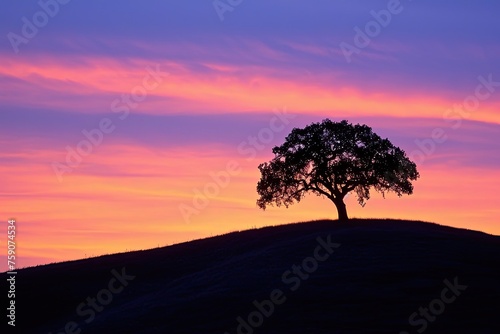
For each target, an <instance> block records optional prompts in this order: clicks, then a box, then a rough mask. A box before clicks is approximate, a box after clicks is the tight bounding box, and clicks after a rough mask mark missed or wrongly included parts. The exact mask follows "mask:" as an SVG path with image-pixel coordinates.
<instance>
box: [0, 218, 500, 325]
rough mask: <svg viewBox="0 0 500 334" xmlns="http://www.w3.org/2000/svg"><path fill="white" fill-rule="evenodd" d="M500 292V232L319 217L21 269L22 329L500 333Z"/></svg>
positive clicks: (18, 290)
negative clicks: (343, 221) (139, 249)
mask: <svg viewBox="0 0 500 334" xmlns="http://www.w3.org/2000/svg"><path fill="white" fill-rule="evenodd" d="M0 276H1V281H2V282H3V283H2V284H4V285H5V282H6V278H7V277H6V275H5V274H1V275H0ZM2 289H3V290H2V291H7V287H6V286H3V287H2ZM499 297H500V237H498V236H491V235H487V234H484V233H480V232H475V231H469V230H462V229H455V228H451V227H444V226H440V225H436V224H431V223H424V222H412V221H398V220H352V221H350V222H348V223H339V222H337V221H315V222H307V223H298V224H290V225H284V226H277V227H267V228H262V229H255V230H248V231H243V232H235V233H230V234H227V235H223V236H218V237H213V238H208V239H203V240H196V241H192V242H187V243H182V244H178V245H173V246H169V247H164V248H157V249H152V250H145V251H136V252H129V253H122V254H114V255H108V256H102V257H98V258H92V259H85V260H78V261H71V262H64V263H58V264H51V265H45V266H39V267H33V268H27V269H23V270H19V271H18V275H17V282H16V305H17V308H16V329H17V330H18V332H20V333H49V332H52V333H73V332H74V333H79V332H78V330H81V333H162V334H163V333H219V334H224V333H230V334H234V333H246V334H249V333H287V334H289V333H301V334H304V333H314V334H319V333H400V332H401V333H403V332H408V333H419V332H418V331H417V330H420V331H421V332H424V331H425V333H478V334H479V333H499V332H500V324H499V320H498V319H499V310H500V298H499ZM87 298H89V299H87ZM93 298H95V302H94V303H92V301H93ZM421 307H422V308H426V309H429V308H430V309H429V310H428V311H425V310H423V309H420V308H421ZM4 310H5V308H4ZM249 316H250V317H249ZM4 317H5V316H4ZM239 317H240V318H239ZM409 318H412V320H411V321H412V323H410V322H409ZM72 322H73V323H72ZM242 323H244V324H242ZM65 326H66V330H65V329H64V327H65ZM238 327H239V328H238Z"/></svg>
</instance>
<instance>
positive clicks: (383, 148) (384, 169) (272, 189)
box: [257, 119, 419, 220]
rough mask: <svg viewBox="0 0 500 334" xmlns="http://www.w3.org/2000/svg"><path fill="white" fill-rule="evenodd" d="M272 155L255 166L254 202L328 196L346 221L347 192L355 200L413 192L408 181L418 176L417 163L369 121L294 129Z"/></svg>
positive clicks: (262, 205)
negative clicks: (373, 194) (377, 194)
mask: <svg viewBox="0 0 500 334" xmlns="http://www.w3.org/2000/svg"><path fill="white" fill-rule="evenodd" d="M272 152H273V154H274V155H275V157H274V158H273V159H272V160H271V161H269V162H266V163H262V164H260V165H259V170H260V172H261V179H260V181H259V182H258V183H257V193H258V194H259V195H260V198H259V199H258V200H257V205H258V206H259V207H260V208H262V209H264V210H265V209H266V207H267V206H268V205H276V206H278V207H279V206H281V205H284V206H285V207H288V206H289V205H291V204H293V203H295V202H300V200H301V199H302V198H303V197H304V196H305V194H306V193H308V192H311V193H314V194H316V195H318V196H326V197H327V198H328V199H330V200H331V201H332V202H333V203H334V204H335V206H336V207H337V211H338V217H339V219H340V220H347V219H348V215H347V210H346V206H345V203H344V198H345V196H346V195H347V194H348V193H350V192H354V193H355V194H356V195H357V199H358V202H359V204H361V205H363V206H364V203H365V202H366V201H367V200H368V199H369V198H370V189H372V188H373V189H375V191H378V192H380V193H382V195H384V197H385V193H387V192H394V193H396V194H397V195H398V196H402V195H403V194H408V195H410V194H412V193H413V184H412V183H411V181H414V180H416V179H417V178H418V177H419V173H418V171H417V166H416V165H415V163H414V162H412V161H411V160H410V159H409V158H408V157H407V156H406V153H405V152H404V151H403V150H402V149H400V148H399V147H396V146H394V145H393V144H392V143H391V142H390V141H389V140H388V139H382V138H381V137H380V136H378V135H377V134H376V133H374V132H373V131H372V129H371V128H370V127H369V126H367V125H360V124H356V125H353V124H350V123H349V122H348V121H346V120H343V121H341V122H333V121H331V120H329V119H325V120H323V121H322V122H321V123H312V124H310V125H308V126H306V127H305V128H303V129H299V128H294V129H293V130H292V132H291V133H290V134H289V135H288V136H287V137H286V139H285V142H284V143H283V144H282V145H281V146H276V147H274V148H273V150H272Z"/></svg>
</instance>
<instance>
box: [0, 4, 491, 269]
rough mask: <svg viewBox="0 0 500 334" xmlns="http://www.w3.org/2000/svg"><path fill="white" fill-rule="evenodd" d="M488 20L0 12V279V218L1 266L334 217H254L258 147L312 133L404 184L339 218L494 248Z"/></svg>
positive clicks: (321, 212)
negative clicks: (306, 130) (10, 229)
mask: <svg viewBox="0 0 500 334" xmlns="http://www.w3.org/2000/svg"><path fill="white" fill-rule="evenodd" d="M228 3H233V4H236V5H235V6H233V5H229V4H228ZM499 13H500V2H498V1H490V0H479V1H444V0H442V1H431V0H413V1H410V0H402V1H401V2H398V1H396V0H391V1H368V0H366V1H361V0H359V1H348V0H335V1H333V0H332V1H329V0H318V1H306V0H274V1H267V0H243V1H237V0H232V1H228V0H221V1H212V0H207V1H195V0H187V1H160V0H152V1H139V0H127V1H118V0H115V1H95V0H94V1H77V0H73V1H69V0H59V1H56V0H41V1H40V3H39V2H38V1H33V0H30V1H22V2H21V1H13V0H9V1H8V2H6V3H5V4H4V7H3V10H2V11H1V12H0V35H1V39H0V41H1V42H0V88H1V89H0V125H1V132H0V148H1V149H0V162H1V164H0V168H1V171H0V180H1V183H0V184H1V187H2V188H1V189H0V200H1V206H0V212H1V215H0V216H1V219H2V220H3V221H4V223H3V224H2V226H4V228H2V230H3V232H2V233H4V234H3V237H2V242H1V245H3V246H2V248H3V249H4V250H3V251H2V252H1V257H0V260H1V265H0V270H1V271H5V270H6V260H5V257H6V256H5V254H6V246H5V241H6V240H7V233H6V231H7V228H6V225H7V220H8V219H9V218H15V219H16V220H17V228H18V234H17V255H18V267H24V266H31V265H36V264H45V263H50V262H56V261H64V260H71V259H78V258H85V257H90V256H97V255H101V254H109V253H116V252H123V251H126V250H135V249H147V248H152V247H158V246H164V245H168V244H172V243H178V242H182V241H188V240H192V239H198V238H204V237H209V236H214V235H218V234H222V233H227V232H230V231H235V230H245V229H249V228H253V227H262V226H269V225H278V224H284V223H290V222H298V221H307V220H313V219H321V218H333V219H335V218H336V217H337V212H336V209H335V207H334V205H333V204H332V203H331V202H329V201H328V200H326V199H323V198H319V197H316V196H314V195H311V196H308V197H306V198H305V199H304V200H303V201H302V202H300V203H298V204H295V205H293V206H291V207H290V208H288V209H285V208H269V209H267V210H266V211H262V210H260V209H258V207H257V206H256V203H255V202H256V199H257V193H256V183H257V181H258V180H259V176H260V175H259V171H258V169H257V166H258V165H259V164H260V163H262V162H265V161H268V160H270V159H271V158H272V157H273V155H272V153H271V149H272V147H273V146H275V145H279V144H281V143H282V142H283V140H284V138H285V136H286V135H287V134H288V133H289V132H290V131H291V130H292V129H293V128H294V127H304V126H305V125H307V124H310V123H311V122H318V121H321V120H322V119H324V118H330V119H331V120H333V121H339V120H342V119H347V120H349V121H350V122H352V123H362V124H367V125H369V126H371V127H372V128H373V130H374V131H375V132H376V133H377V134H379V135H380V136H382V137H383V138H389V139H390V140H391V141H392V143H393V144H394V145H396V146H399V147H401V148H402V149H404V150H405V151H406V153H407V154H408V155H409V156H410V158H411V159H413V160H414V161H415V162H416V163H417V166H418V169H419V172H420V175H421V177H420V179H419V180H418V181H417V182H415V183H414V186H415V189H414V194H413V195H411V196H403V197H401V198H398V197H397V196H396V195H393V194H391V195H389V196H386V199H383V198H382V196H380V195H377V194H376V193H375V192H373V197H372V198H371V199H370V200H369V201H368V202H367V204H366V206H365V207H361V206H359V205H358V204H357V202H356V198H355V197H354V196H350V197H349V198H348V199H347V201H346V202H347V207H348V212H349V214H350V216H351V217H364V218H369V217H377V218H379V217H380V218H384V217H390V218H401V219H415V220H425V221H431V222H436V223H439V224H444V225H449V226H455V227H461V228H468V229H474V230H480V231H484V232H487V233H491V234H497V235H500V206H499V200H498V195H497V192H498V185H499V180H500V168H499V167H500V155H499V153H500V143H499V137H500V61H499V59H500V43H499V42H500V20H499V19H498V16H499ZM377 20H378V21H377ZM89 138H90V139H89ZM91 141H93V143H92V142H91ZM78 151H80V152H83V153H84V154H79V153H78ZM214 178H215V179H217V178H219V184H217V183H215V181H214ZM200 194H201V195H200Z"/></svg>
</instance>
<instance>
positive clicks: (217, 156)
mask: <svg viewBox="0 0 500 334" xmlns="http://www.w3.org/2000/svg"><path fill="white" fill-rule="evenodd" d="M59 154H60V153H59V152H55V151H50V150H47V151H45V152H43V154H40V155H38V156H36V157H35V158H32V159H31V162H30V164H28V165H25V166H22V167H21V166H2V167H0V168H1V173H2V174H3V175H11V177H9V178H8V179H7V180H5V181H4V185H3V193H2V194H1V195H2V198H3V201H4V205H5V207H8V208H9V213H10V214H11V215H12V216H13V217H15V218H17V220H18V226H19V236H18V240H19V256H20V260H19V261H20V265H21V266H29V265H33V264H40V263H47V262H54V261H63V260H70V259H77V258H85V257H89V256H97V255H101V254H109V253H116V252H123V251H127V250H136V249H147V248H154V247H157V246H164V245H168V244H172V243H178V242H183V241H188V240H192V239H198V238H204V237H209V236H214V235H219V234H223V233H227V232H231V231H236V230H245V229H249V228H252V227H263V226H269V225H279V224H286V223H291V222H299V221H308V220H314V219H323V218H329V219H336V210H335V207H334V206H333V204H332V203H330V202H328V201H327V200H325V199H322V198H318V197H316V196H314V195H309V196H307V197H306V198H305V199H304V200H303V201H302V202H300V203H298V204H294V205H293V206H291V207H290V208H288V209H285V208H273V207H271V208H269V209H267V210H266V211H262V210H260V209H258V208H257V206H256V204H255V200H256V198H257V194H256V191H255V184H256V182H257V180H258V178H259V172H258V170H257V165H258V164H259V163H260V162H262V161H265V160H268V158H269V156H268V155H267V154H266V156H260V157H257V158H255V159H245V158H244V157H242V156H238V155H235V154H234V148H232V147H226V148H224V147H219V148H214V147H213V146H206V147H183V148H172V149H170V150H168V151H163V152H161V154H158V152H155V151H152V150H151V149H150V148H148V147H141V146H130V145H103V146H102V147H101V148H100V150H99V151H98V152H95V153H94V154H92V155H89V156H88V157H87V158H86V160H85V161H84V162H83V163H82V165H81V166H79V167H78V168H75V170H74V171H73V172H72V173H68V174H66V175H65V176H64V180H63V182H61V183H59V182H58V181H57V178H56V177H55V175H54V173H53V171H52V169H51V167H50V165H49V164H47V161H51V159H57V157H58V155H59ZM261 160H262V161H261ZM229 161H234V162H236V164H237V166H238V172H237V173H236V172H235V175H232V176H231V177H230V180H229V182H228V184H227V186H220V187H219V190H218V192H217V194H216V195H208V196H207V198H208V204H206V205H204V206H203V208H201V209H199V208H198V209H196V208H195V205H194V204H193V199H194V197H195V194H196V193H203V192H204V191H205V190H204V187H205V186H206V185H207V184H209V183H213V178H212V177H211V176H210V172H213V173H217V172H221V171H223V170H225V169H226V166H227V163H228V162H229ZM199 166H203V167H204V169H203V172H200V170H199ZM20 167H21V168H20ZM13 168H15V169H16V171H15V172H14V170H13ZM102 171H108V172H109V173H111V174H112V175H113V176H111V177H110V176H109V175H107V174H106V173H102ZM420 173H421V179H419V180H418V181H417V182H416V183H415V193H414V195H412V196H403V197H402V198H397V196H395V195H392V194H390V195H388V196H386V199H383V198H382V197H381V196H380V195H375V194H374V195H373V198H372V199H371V200H369V201H368V203H367V205H366V206H365V207H364V208H362V207H360V206H359V205H358V204H357V202H356V200H355V198H354V196H352V197H349V198H347V200H346V202H347V205H348V210H349V214H350V216H351V217H359V218H362V217H366V218H401V219H411V220H424V221H433V222H436V223H439V224H443V225H449V226H454V227H459V228H470V227H471V226H474V229H478V230H482V231H485V232H487V233H491V234H496V235H500V223H499V222H498V217H499V216H500V212H499V210H498V209H494V208H495V207H497V206H496V202H495V194H496V191H497V189H496V186H495V185H494V183H492V182H491V180H495V179H498V178H499V177H500V171H498V170H494V169H491V170H485V169H484V168H481V169H479V168H463V167H462V168H453V170H452V171H451V170H450V167H447V166H444V165H443V166H434V167H433V168H428V167H427V166H425V165H424V166H422V168H421V169H420ZM469 179H473V180H474V183H470V182H465V183H462V182H463V180H469ZM478 189H481V191H480V192H477V190H478ZM473 193H476V194H477V195H476V197H472V198H471V197H470V195H469V194H473ZM6 194H8V195H7V196H6ZM182 205H184V206H189V207H191V208H195V209H196V210H195V211H197V212H196V213H195V214H193V215H191V216H190V217H189V220H188V221H187V220H185V219H184V217H183V214H182V213H181V211H180V207H181V206H182ZM423 208H425V210H424V209H423ZM54 245H57V246H56V247H54ZM2 270H5V269H4V268H2Z"/></svg>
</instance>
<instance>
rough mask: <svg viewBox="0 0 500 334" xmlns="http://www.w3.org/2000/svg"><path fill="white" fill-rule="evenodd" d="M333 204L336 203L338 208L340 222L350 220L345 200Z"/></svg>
mask: <svg viewBox="0 0 500 334" xmlns="http://www.w3.org/2000/svg"><path fill="white" fill-rule="evenodd" d="M333 203H335V206H336V207H337V212H338V214H339V220H349V217H348V216H347V208H346V206H345V203H344V200H343V199H337V200H335V201H334V202H333Z"/></svg>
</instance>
